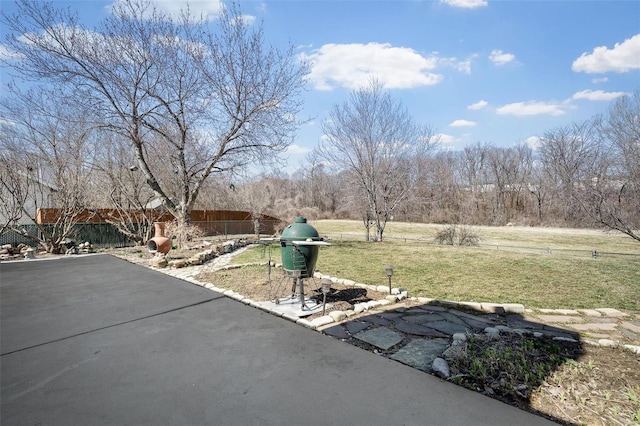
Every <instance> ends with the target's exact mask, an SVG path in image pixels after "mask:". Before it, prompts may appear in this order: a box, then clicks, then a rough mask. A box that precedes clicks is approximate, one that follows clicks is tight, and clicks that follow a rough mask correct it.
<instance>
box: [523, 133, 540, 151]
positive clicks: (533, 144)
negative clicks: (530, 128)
mask: <svg viewBox="0 0 640 426" xmlns="http://www.w3.org/2000/svg"><path fill="white" fill-rule="evenodd" d="M525 143H526V144H527V145H529V148H531V149H538V147H539V146H540V137H539V136H529V137H528V138H527V139H525Z"/></svg>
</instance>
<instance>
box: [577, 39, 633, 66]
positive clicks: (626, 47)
mask: <svg viewBox="0 0 640 426" xmlns="http://www.w3.org/2000/svg"><path fill="white" fill-rule="evenodd" d="M571 69H572V70H573V71H575V72H586V73H589V74H594V73H605V72H617V73H622V72H627V71H630V70H635V69H640V34H636V35H634V36H633V37H631V38H629V39H627V40H625V41H623V42H622V43H616V44H615V46H613V49H609V48H607V47H606V46H599V47H596V48H594V49H593V52H592V53H590V54H588V53H586V52H585V53H583V54H582V55H580V57H579V58H578V59H576V60H575V61H573V65H572V66H571Z"/></svg>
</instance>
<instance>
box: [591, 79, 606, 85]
mask: <svg viewBox="0 0 640 426" xmlns="http://www.w3.org/2000/svg"><path fill="white" fill-rule="evenodd" d="M607 81H609V77H600V78H593V79H591V82H592V83H593V84H598V83H606V82H607Z"/></svg>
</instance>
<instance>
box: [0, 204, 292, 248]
mask: <svg viewBox="0 0 640 426" xmlns="http://www.w3.org/2000/svg"><path fill="white" fill-rule="evenodd" d="M59 216H60V211H59V210H58V209H38V212H37V217H36V219H37V223H38V224H39V225H40V226H44V227H49V226H53V225H51V224H53V223H55V222H56V221H57V220H58V218H59ZM136 216H137V214H136V212H128V213H127V215H126V217H133V218H135V217H136ZM106 217H108V218H109V219H110V220H114V221H115V220H118V219H120V218H122V216H121V213H119V212H118V211H117V210H108V209H99V210H97V211H89V210H86V211H83V212H81V213H80V214H79V215H77V216H76V221H75V223H74V230H73V237H74V238H75V239H76V240H77V241H79V242H81V241H89V242H91V243H92V244H93V245H95V246H98V247H124V246H128V245H131V241H129V239H128V238H127V237H125V236H124V235H123V234H121V233H120V232H119V231H118V230H117V229H116V227H115V226H113V225H111V224H110V223H107V222H106V221H105V220H103V218H106ZM152 217H153V220H154V221H156V222H170V221H172V220H174V218H173V216H171V215H170V214H168V213H163V212H158V213H157V214H155V215H154V216H152ZM190 220H191V223H192V224H194V225H196V226H198V227H199V228H201V229H202V230H203V232H204V233H205V235H206V236H215V235H220V236H225V237H227V236H229V235H244V234H249V235H251V234H253V233H254V229H253V220H252V219H251V213H249V212H245V211H237V210H194V211H192V212H191V216H190ZM279 222H280V219H278V218H275V217H273V216H269V215H262V216H261V219H260V233H261V234H266V235H272V234H275V232H276V231H275V230H276V227H277V225H278V223H279ZM133 225H134V226H138V224H137V223H134V224H133ZM21 228H22V229H23V230H24V231H25V232H26V233H28V234H30V235H34V236H37V235H38V228H37V226H36V225H34V224H31V225H22V226H21ZM20 243H25V244H28V245H35V243H34V242H33V240H31V239H29V238H26V237H25V236H23V235H21V234H19V233H16V232H13V231H8V232H5V233H4V234H2V235H0V244H12V245H17V244H20Z"/></svg>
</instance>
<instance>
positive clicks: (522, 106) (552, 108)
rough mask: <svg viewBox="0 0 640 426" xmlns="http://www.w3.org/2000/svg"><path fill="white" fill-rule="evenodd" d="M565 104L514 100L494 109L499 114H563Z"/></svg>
mask: <svg viewBox="0 0 640 426" xmlns="http://www.w3.org/2000/svg"><path fill="white" fill-rule="evenodd" d="M566 109H567V104H566V103H565V104H561V103H554V102H538V101H528V102H514V103H511V104H507V105H503V106H501V107H499V108H497V109H496V113H497V114H499V115H517V116H524V115H554V116H556V115H563V114H565V113H566Z"/></svg>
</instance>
